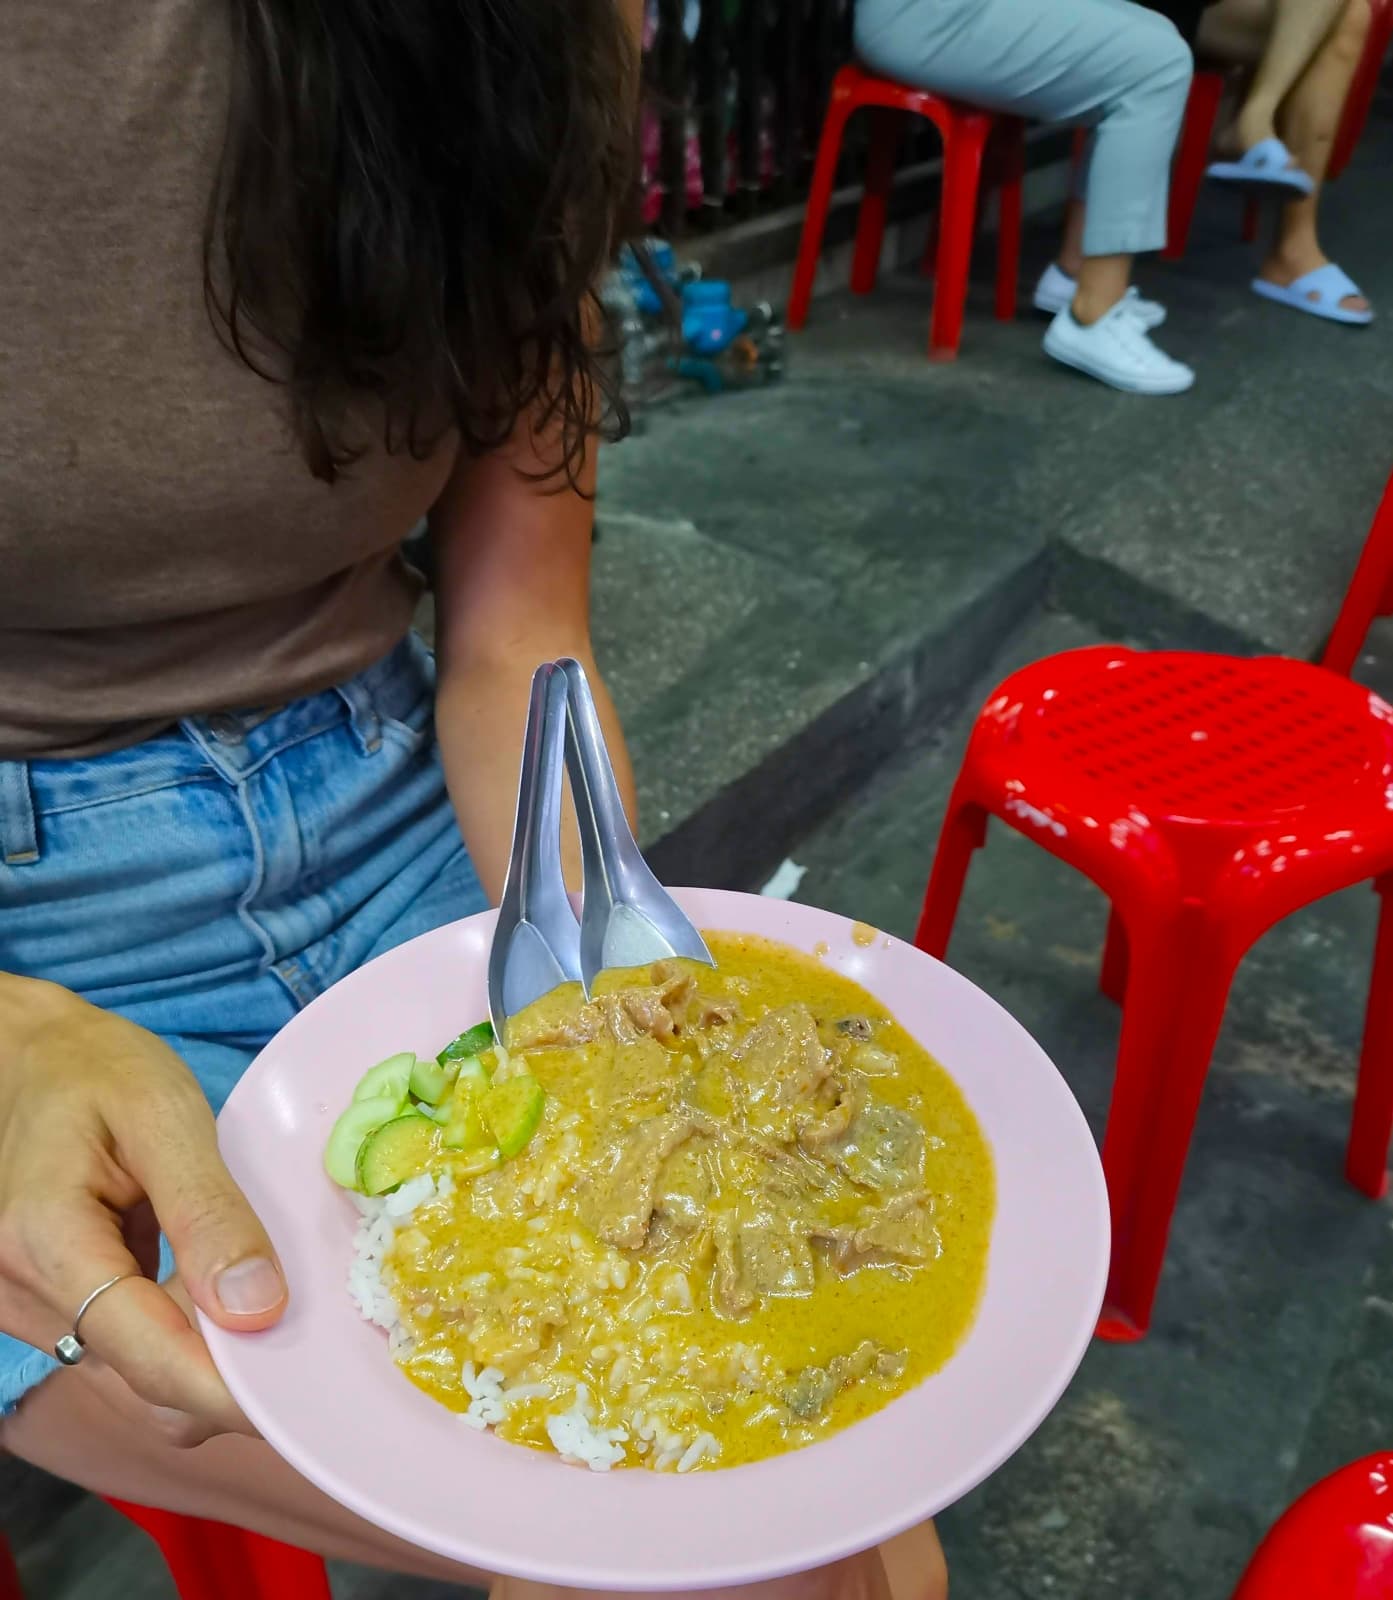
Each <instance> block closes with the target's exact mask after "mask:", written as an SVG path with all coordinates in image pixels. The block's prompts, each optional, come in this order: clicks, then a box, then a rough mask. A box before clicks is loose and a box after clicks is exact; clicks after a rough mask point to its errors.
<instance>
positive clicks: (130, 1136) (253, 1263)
mask: <svg viewBox="0 0 1393 1600" xmlns="http://www.w3.org/2000/svg"><path fill="white" fill-rule="evenodd" d="M152 1111H153V1108H149V1107H147V1108H143V1114H142V1116H141V1117H140V1118H139V1119H138V1122H137V1125H136V1126H134V1127H132V1128H130V1129H128V1130H123V1136H122V1137H121V1138H120V1146H121V1154H122V1158H123V1165H124V1166H125V1167H126V1170H127V1171H128V1172H129V1173H130V1175H131V1176H132V1177H133V1178H134V1179H135V1180H136V1182H137V1183H139V1184H140V1186H141V1188H142V1189H143V1190H144V1191H145V1193H146V1195H147V1196H148V1198H149V1200H150V1204H151V1205H152V1206H153V1207H154V1211H155V1215H156V1217H158V1219H159V1223H160V1227H161V1228H162V1229H163V1230H164V1233H165V1237H166V1238H167V1239H168V1240H169V1243H170V1246H171V1248H172V1249H173V1251H174V1259H175V1261H176V1262H177V1263H178V1266H179V1276H180V1277H181V1278H182V1280H183V1282H184V1285H185V1287H186V1288H187V1290H188V1292H189V1295H190V1297H191V1298H192V1299H193V1301H194V1303H195V1304H196V1305H197V1306H198V1307H199V1309H200V1310H201V1311H203V1312H205V1313H206V1314H207V1315H208V1316H209V1317H211V1318H212V1319H213V1321H214V1322H216V1323H218V1324H220V1325H221V1326H222V1327H224V1328H231V1329H235V1330H239V1331H243V1332H249V1331H252V1330H255V1329H257V1328H266V1327H269V1326H270V1325H271V1324H272V1323H273V1322H276V1321H278V1320H279V1318H280V1316H281V1314H282V1313H283V1312H284V1310H285V1307H286V1302H287V1300H288V1298H289V1296H288V1291H287V1289H286V1283H285V1277H284V1275H283V1273H282V1272H281V1267H280V1263H279V1261H277V1259H276V1253H275V1251H274V1250H273V1249H272V1247H271V1241H270V1239H269V1238H268V1237H267V1234H266V1230H265V1229H264V1228H263V1227H262V1226H261V1223H260V1222H259V1221H258V1220H257V1216H256V1213H255V1212H254V1211H253V1210H252V1208H251V1206H250V1205H249V1204H248V1203H247V1200H246V1197H245V1196H244V1195H243V1194H242V1191H241V1190H240V1189H239V1188H238V1187H237V1185H236V1184H235V1183H234V1182H233V1181H232V1174H231V1173H230V1172H229V1171H228V1170H227V1168H226V1167H225V1166H224V1165H223V1160H222V1157H221V1155H219V1153H218V1140H217V1133H216V1130H215V1128H214V1124H213V1114H212V1112H211V1111H210V1110H209V1107H208V1103H207V1101H206V1100H204V1098H203V1096H202V1094H201V1093H200V1092H199V1091H198V1090H197V1088H196V1087H194V1086H193V1085H192V1084H191V1085H190V1089H189V1092H186V1093H180V1094H179V1095H177V1096H176V1097H174V1103H173V1104H169V1103H165V1104H164V1105H163V1106H162V1107H161V1109H160V1111H159V1113H158V1114H152Z"/></svg>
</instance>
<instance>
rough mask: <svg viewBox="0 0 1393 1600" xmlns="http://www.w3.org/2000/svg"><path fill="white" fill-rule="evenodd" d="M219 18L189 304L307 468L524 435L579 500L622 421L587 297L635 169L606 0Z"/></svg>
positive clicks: (277, 11) (485, 445) (626, 71)
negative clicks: (269, 406)
mask: <svg viewBox="0 0 1393 1600" xmlns="http://www.w3.org/2000/svg"><path fill="white" fill-rule="evenodd" d="M228 4H229V6H230V9H231V13H232V23H233V43H234V48H233V78H232V97H231V105H230V110H229V119H228V129H227V136H226V141H225V144H224V148H223V155H222V162H221V166H220V170H219V174H218V179H217V184H216V188H215V191H214V195H213V201H212V205H211V207H210V210H209V217H208V226H207V230H206V234H205V239H204V256H203V271H204V294H205V298H206V301H207V304H208V306H209V310H210V312H211V314H212V315H213V317H214V320H215V322H216V324H217V325H218V326H219V328H220V329H221V330H222V332H223V335H224V337H225V338H226V339H227V341H228V342H229V343H230V345H231V346H232V348H233V349H235V350H236V352H237V354H238V355H239V356H240V357H241V359H242V360H243V361H244V362H246V364H247V365H248V366H250V367H251V368H252V369H253V370H254V371H256V372H258V373H260V374H261V375H262V376H264V377H267V378H270V379H272V380H273V381H275V382H278V383H281V384H283V385H284V386H285V388H286V389H287V391H288V394H289V398H290V405H291V410H292V413H293V418H294V424H295V429H296V433H297V435H298V437H299V440H300V442H301V446H302V448H303V451H304V455H305V459H306V462H307V463H308V465H309V468H310V470H311V471H312V472H313V473H314V474H315V476H316V477H319V478H322V479H324V480H325V481H327V482H333V481H334V479H335V478H336V477H337V476H338V474H339V473H340V472H341V471H342V470H343V469H344V468H345V467H346V466H348V465H349V464H350V463H351V462H352V461H354V460H355V459H356V458H357V457H358V456H360V455H361V454H362V453H363V452H364V450H365V449H367V448H368V447H369V445H370V443H371V442H372V438H373V436H374V434H377V433H380V436H381V438H382V440H383V442H384V443H385V446H386V448H387V449H388V450H389V451H395V450H400V449H407V450H409V451H410V452H411V453H412V455H413V456H416V457H419V458H423V457H425V456H427V455H429V454H430V453H431V451H432V450H433V449H434V448H435V447H436V446H437V445H438V444H439V443H440V441H441V439H442V438H443V437H444V435H445V434H446V433H447V432H448V431H449V430H450V429H452V428H453V429H457V430H458V434H459V437H460V441H461V443H462V446H463V448H464V449H465V450H467V451H469V452H471V453H474V454H483V453H484V452H486V451H489V450H491V449H494V448H496V447H497V446H498V445H500V444H502V443H503V441H504V440H505V439H506V438H507V437H508V436H509V434H510V433H511V432H512V431H513V429H514V427H515V426H516V425H517V424H518V422H519V420H520V419H522V418H524V417H531V418H533V419H535V422H536V424H537V425H538V426H539V427H543V428H553V429H556V430H558V431H559V435H560V438H561V440H562V445H563V456H564V462H563V470H564V472H565V475H566V478H567V480H568V481H571V482H574V481H575V478H576V472H577V468H578V466H579V463H580V461H581V458H582V457H583V454H584V452H585V449H586V445H587V441H588V440H589V439H590V438H591V437H592V436H594V435H595V434H596V433H597V432H600V431H604V432H607V433H618V432H622V431H623V429H624V427H625V426H626V422H627V419H626V417H625V415H624V411H623V406H622V402H621V401H620V399H619V396H618V393H617V388H616V384H615V381H614V378H613V376H612V374H613V363H612V361H611V360H609V359H608V358H607V355H606V352H605V351H604V350H603V349H602V348H600V347H599V341H597V337H596V335H597V330H599V329H601V328H602V327H603V326H604V319H603V317H602V315H601V314H600V308H599V306H598V304H597V303H596V300H595V286H596V284H597V282H598V281H599V279H600V277H601V275H602V273H603V271H604V269H605V267H606V265H607V263H608V262H609V261H610V260H611V259H612V256H613V252H614V250H615V248H616V246H617V244H618V242H619V238H620V234H621V230H622V223H623V221H624V218H625V214H626V209H627V202H628V201H629V199H630V197H631V194H632V183H633V172H634V143H635V139H634V132H635V123H636V102H637V72H638V64H637V59H636V57H637V50H636V45H635V43H634V42H633V41H632V39H631V37H630V34H629V31H628V29H627V27H626V26H625V23H624V19H623V17H622V15H621V14H620V10H619V0H228ZM365 410H366V411H367V413H368V415H369V420H370V431H368V432H366V433H365V431H364V411H365Z"/></svg>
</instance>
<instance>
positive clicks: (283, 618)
mask: <svg viewBox="0 0 1393 1600" xmlns="http://www.w3.org/2000/svg"><path fill="white" fill-rule="evenodd" d="M5 23H6V42H5V50H4V54H3V59H0V90H2V91H3V92H0V372H3V375H4V381H3V383H0V556H3V561H4V570H5V573H6V578H7V582H6V585H5V588H4V591H3V595H2V596H0V973H3V976H0V1061H2V1062H3V1065H0V1331H2V1332H3V1335H4V1336H3V1337H0V1415H2V1416H3V1421H0V1443H2V1444H3V1447H4V1448H5V1449H7V1450H10V1451H12V1452H13V1453H14V1454H16V1455H18V1456H21V1457H23V1458H24V1459H26V1460H29V1461H32V1462H34V1463H37V1464H38V1465H40V1466H43V1467H45V1468H47V1469H48V1470H49V1471H52V1472H55V1473H58V1474H59V1475H61V1476H64V1477H67V1478H70V1479H72V1480H73V1481H75V1482H77V1483H80V1484H83V1485H85V1486H86V1487H88V1488H90V1489H93V1490H96V1491H99V1492H105V1493H110V1494H116V1493H119V1494H120V1495H122V1496H124V1497H127V1498H129V1499H132V1500H136V1501H140V1502H144V1503H147V1504H150V1505H155V1506H163V1507H167V1508H169V1509H171V1510H174V1511H179V1512H185V1513H192V1514H194V1515H198V1516H203V1517H210V1518H217V1519H220V1520H223V1521H226V1522H230V1523H234V1524H238V1525H242V1526H245V1527H249V1528H253V1529H256V1530H259V1531H261V1532H264V1533H267V1534H271V1535H273V1536H275V1537H278V1538H281V1539H284V1540H286V1541H289V1542H292V1543H295V1544H299V1545H302V1546H305V1547H306V1548H310V1549H313V1550H317V1551H320V1552H323V1553H325V1554H328V1555H334V1556H339V1557H344V1558H348V1559H352V1560H357V1561H362V1562H366V1563H371V1564H375V1565H378V1566H384V1567H389V1568H398V1569H401V1570H409V1571H415V1572H421V1573H431V1574H434V1575H436V1576H444V1577H454V1578H457V1579H458V1580H460V1581H464V1582H482V1581H487V1579H486V1578H485V1577H484V1576H483V1575H481V1574H477V1573H467V1572H462V1571H460V1570H459V1569H458V1568H453V1567H447V1566H446V1564H444V1563H442V1562H440V1561H438V1560H435V1559H434V1558H431V1557H429V1556H427V1555H426V1554H425V1553H423V1552H422V1551H419V1550H416V1549H414V1548H410V1547H407V1546H405V1545H402V1544H400V1543H398V1542H396V1541H394V1540H392V1539H390V1538H389V1537H388V1536H386V1535H385V1534H383V1533H381V1532H380V1531H379V1530H377V1529H376V1528H375V1527H373V1526H371V1525H369V1524H368V1523H366V1522H363V1521H360V1520H359V1519H357V1518H356V1517H354V1516H352V1515H351V1514H350V1513H348V1512H347V1511H346V1510H344V1509H343V1508H342V1507H340V1506H339V1505H337V1504H336V1503H334V1502H333V1501H331V1500H329V1499H328V1498H327V1497H325V1496H324V1495H322V1494H321V1493H319V1492H318V1491H317V1490H316V1489H314V1488H312V1487H311V1486H310V1485H309V1484H308V1483H306V1482H305V1481H303V1480H302V1479H300V1478H298V1477H297V1476H296V1475H295V1474H294V1473H293V1472H292V1471H291V1469H290V1468H289V1467H288V1466H287V1465H286V1464H285V1463H284V1462H282V1461H281V1460H279V1458H277V1457H276V1456H275V1455H274V1454H273V1453H272V1452H271V1450H270V1449H269V1447H268V1446H266V1445H265V1444H264V1443H262V1442H261V1441H260V1440H259V1439H257V1438H255V1437H252V1436H249V1430H248V1426H247V1424H246V1422H245V1419H244V1418H242V1416H241V1415H240V1413H239V1412H238V1410H237V1408H236V1407H235V1405H234V1404H233V1403H232V1400H231V1398H230V1396H229V1395H228V1393H227V1391H226V1389H225V1387H224V1386H223V1384H222V1381H221V1380H220V1378H219V1376H218V1373H217V1371H216V1370H215V1368H214V1366H213V1364H212V1362H211V1360H210V1359H209V1356H208V1352H207V1350H206V1348H205V1346H204V1344H203V1341H202V1339H201V1338H200V1337H199V1335H198V1333H197V1331H196V1329H195V1325H194V1322H193V1320H192V1316H191V1312H192V1307H193V1306H194V1305H197V1306H198V1307H200V1308H201V1309H202V1310H203V1311H204V1312H205V1313H206V1314H207V1315H208V1316H210V1317H211V1318H213V1319H214V1320H215V1321H216V1322H218V1323H220V1324H222V1325H223V1326H225V1327H228V1328H233V1329H239V1330H247V1331H254V1330H258V1329H263V1328H266V1327H268V1326H270V1325H271V1324H272V1323H274V1322H275V1321H276V1320H277V1319H278V1318H279V1317H280V1316H281V1314H282V1312H283V1311H284V1309H285V1306H286V1303H287V1297H288V1295H290V1294H292V1293H293V1292H294V1285H293V1284H290V1285H287V1284H286V1283H285V1281H284V1279H283V1277H282V1274H281V1270H280V1267H279V1265H278V1263H277V1261H276V1258H275V1256H274V1253H273V1251H272V1249H271V1246H270V1243H269V1241H268V1239H267V1237H266V1235H265V1233H264V1232H263V1230H262V1228H261V1226H260V1224H259V1223H258V1221H257V1219H256V1217H255V1216H254V1215H253V1214H252V1212H251V1210H250V1208H249V1207H248V1205H247V1204H246V1201H245V1200H244V1199H243V1197H242V1196H241V1195H240V1194H239V1192H238V1191H237V1189H236V1187H235V1185H234V1184H233V1182H232V1180H231V1178H230V1177H229V1175H228V1173H227V1171H226V1169H225V1168H224V1167H223V1165H222V1163H221V1161H220V1159H219V1156H218V1151H217V1144H216V1140H215V1136H214V1129H213V1110H214V1109H216V1108H217V1106H219V1105H220V1104H221V1102H222V1100H223V1099H224V1098H225V1097H226V1095H227V1093H228V1091H229V1089H230V1088H231V1086H232V1085H233V1083H234V1082H235V1081H236V1079H237V1077H238V1076H239V1075H240V1073H241V1072H242V1070H243V1069H244V1068H245V1067H246V1065H247V1063H248V1062H249V1061H250V1060H251V1058H252V1057H253V1055H254V1054H255V1053H256V1052H257V1050H258V1049H259V1048H260V1047H261V1046H262V1045H263V1044H264V1043H265V1042H266V1040H267V1039H269V1038H270V1037H271V1036H272V1035H273V1034H274V1033H275V1032H276V1031H277V1030H278V1029H279V1028H280V1027H282V1026H283V1025H284V1024H285V1023H286V1022H287V1021H289V1020H290V1018H291V1017H292V1016H294V1015H295V1014H296V1012H297V1011H298V1010H299V1009H300V1008H301V1007H303V1006H304V1005H306V1004H307V1003H308V1002H309V1001H311V1000H312V999H314V998H315V996H317V995H318V994H320V993H322V992H323V991H324V990H325V989H326V988H327V987H328V986H329V985H330V984H332V983H333V982H335V981H336V980H337V979H338V978H339V977H341V976H343V975H344V974H345V973H347V972H349V971H351V970H352V969H353V968H355V967H356V966H358V965H360V964H361V963H362V962H364V961H366V960H368V959H370V958H371V957H372V956H374V955H375V954H377V953H379V952H381V951H383V950H386V949H388V948H390V947H392V946H393V945H396V944H399V943H401V942H403V941H404V940H406V939H409V938H411V937H413V936H415V935H416V934H419V933H421V932H424V931H426V930H427V929H429V928H432V927H436V926H438V925H440V924H441V923H443V922H446V921H449V920H452V919H454V918H456V917H460V916H463V915H466V914H468V913H469V912H471V911H477V910H480V909H482V908H483V907H484V906H485V905H486V904H487V903H488V902H489V901H490V899H493V898H496V896H497V894H498V891H499V889H500V887H501V880H502V876H503V872H504V865H505V862H506V859H507V854H508V845H509V835H510V831H511V823H512V808H513V800H514V785H515V775H516V772H517V766H518V756H519V742H520V735H521V730H522V728H523V724H524V714H525V709H526V705H527V698H528V687H529V680H530V677H531V674H532V670H533V668H534V667H535V665H536V663H537V662H538V661H540V660H547V659H552V658H555V657H558V656H577V657H579V658H580V659H581V660H582V661H584V662H585V663H586V664H587V665H588V666H590V667H591V669H592V671H593V659H592V656H591V650H590V639H589V628H588V567H589V553H590V532H591V519H592V506H591V490H592V486H593V483H594V452H595V444H596V441H597V438H598V437H599V435H600V433H601V432H602V429H603V426H604V421H605V419H606V418H608V417H609V416H610V415H612V407H611V405H610V403H609V401H610V395H609V391H608V388H607V379H606V376H605V370H606V369H605V367H604V364H603V363H602V362H601V360H600V359H599V358H598V357H597V354H596V351H595V348H594V343H593V340H592V338H591V330H592V329H593V327H594V326H596V323H595V320H594V309H595V301H594V296H593V293H592V285H594V284H595V283H596V282H597V281H598V279H599V278H600V276H601V274H602V273H603V271H604V270H605V268H606V265H607V263H608V261H609V260H610V258H611V256H612V253H613V250H614V247H615V245H616V242H617V239H618V237H619V217H620V213H621V210H622V209H623V205H624V202H625V200H626V198H627V195H628V192H629V185H630V178H631V162H632V149H631V145H632V134H633V126H634V121H635V118H634V115H633V105H634V94H635V82H636V62H635V55H636V51H635V48H634V42H633V40H634V35H635V31H636V25H637V18H636V17H627V18H626V17H625V16H623V15H622V14H621V11H620V9H619V5H618V3H617V0H564V3H563V0H501V3H498V4H493V5H477V4H470V3H466V0H444V3H437V4H433V5H430V6H419V7H416V6H383V5H380V4H377V3H376V0H333V3H332V4H331V3H329V0H303V3H291V0H149V3H147V4H143V5H140V6H110V5H107V4H104V3H102V0H60V3H58V4H54V3H52V0H14V3H13V4H11V5H10V6H9V7H8V8H7V11H6V18H5ZM422 517H427V518H428V519H429V524H430V528H431V533H432V538H433V542H434V548H435V560H436V567H437V580H436V589H437V596H436V603H437V624H436V635H437V641H438V647H439V662H438V667H437V665H436V663H435V662H434V661H433V660H432V659H431V658H430V656H429V655H428V654H427V652H426V651H425V650H424V648H422V647H421V646H420V645H419V644H418V643H416V642H414V641H413V640H412V638H411V635H410V624H411V619H412V616H413V613H414V612H415V609H416V606H417V602H418V599H419V594H420V587H421V585H420V580H419V578H418V576H417V575H416V574H415V573H414V572H413V571H412V570H411V568H410V567H409V566H408V565H407V563H406V562H405V561H404V560H403V557H402V553H401V547H402V542H403V540H404V539H405V538H406V536H407V535H408V534H409V533H410V532H411V530H412V529H413V527H414V526H415V525H416V524H417V523H418V522H419V521H420V519H421V518H422ZM594 682H595V685H596V690H597V694H598V695H599V696H600V701H601V707H602V712H603V715H604V716H605V718H606V719H607V720H608V722H609V736H610V740H611V744H612V747H613V748H614V750H615V752H616V754H617V755H619V756H620V757H621V760H620V765H621V768H622V767H623V765H624V764H623V761H622V748H623V747H622V742H621V740H620V738H619V734H618V730H617V728H616V727H615V725H614V722H613V712H612V708H611V707H610V706H609V703H608V700H607V699H606V698H605V696H604V693H603V689H602V687H601V685H600V682H599V679H598V677H597V676H596V677H595V678H594ZM622 780H623V781H624V782H625V783H626V785H628V786H629V792H630V793H631V792H632V789H631V782H630V780H629V778H628V774H627V769H625V770H624V771H623V772H622ZM161 1232H162V1233H163V1235H164V1237H165V1239H166V1240H167V1242H168V1246H169V1247H170V1248H171V1249H172V1254H173V1260H174V1264H175V1265H177V1276H176V1277H173V1278H169V1279H167V1280H166V1281H165V1282H164V1284H163V1285H162V1286H161V1285H160V1284H159V1283H158V1282H157V1281H156V1280H157V1276H160V1275H162V1274H159V1273H158V1272H157V1264H156V1263H157V1256H158V1253H159V1235H160V1233H161ZM62 1363H66V1364H67V1367H68V1370H60V1364H62ZM911 1537H912V1541H917V1542H912V1543H911V1546H910V1547H909V1556H908V1563H909V1567H910V1569H911V1570H910V1573H909V1577H908V1579H906V1576H905V1573H904V1571H902V1570H901V1569H900V1568H898V1567H896V1565H895V1563H896V1562H897V1561H901V1560H903V1559H905V1558H904V1556H903V1552H904V1550H905V1548H906V1547H905V1546H900V1547H899V1551H898V1552H896V1551H895V1550H893V1549H892V1551H891V1552H890V1554H889V1555H888V1556H887V1557H886V1561H887V1562H888V1563H889V1569H888V1570H890V1572H891V1576H892V1578H893V1580H894V1590H893V1593H894V1595H895V1600H911V1597H913V1600H929V1597H931V1596H934V1595H936V1594H938V1593H940V1592H941V1576H940V1573H941V1563H940V1558H939V1557H938V1554H937V1546H936V1542H935V1541H934V1539H933V1536H932V1530H930V1529H926V1530H921V1532H920V1533H918V1534H917V1535H914V1536H911ZM886 1571H887V1566H886V1565H885V1563H883V1562H882V1561H881V1560H879V1559H877V1558H876V1557H875V1556H874V1555H871V1556H869V1557H866V1558H863V1559H861V1560H858V1561H853V1562H851V1563H846V1564H843V1565H842V1566H841V1567H839V1568H836V1569H831V1570H828V1571H825V1572H823V1573H821V1574H818V1575H816V1576H810V1577H804V1578H800V1579H797V1580H790V1581H789V1584H788V1585H785V1586H780V1585H774V1586H770V1587H768V1588H765V1587H760V1589H759V1593H760V1594H761V1595H764V1594H773V1593H777V1592H779V1591H780V1589H781V1587H782V1588H785V1589H786V1590H787V1592H788V1593H790V1594H792V1593H794V1592H796V1593H797V1594H798V1595H799V1596H800V1597H804V1596H806V1597H812V1596H813V1595H814V1594H824V1593H825V1594H826V1595H828V1596H829V1597H830V1596H833V1595H835V1596H837V1597H839V1600H840V1597H842V1596H846V1597H851V1596H856V1595H865V1596H867V1597H870V1596H872V1595H879V1594H884V1593H887V1592H890V1591H888V1590H887V1589H886V1587H885V1586H886V1584H887V1582H889V1581H890V1580H889V1579H887V1577H886ZM504 1590H505V1592H506V1593H508V1594H509V1595H510V1596H522V1595H524V1594H526V1595H530V1594H531V1593H533V1592H534V1591H532V1590H530V1589H528V1588H527V1587H526V1586H517V1585H511V1584H508V1585H505V1586H504Z"/></svg>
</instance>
